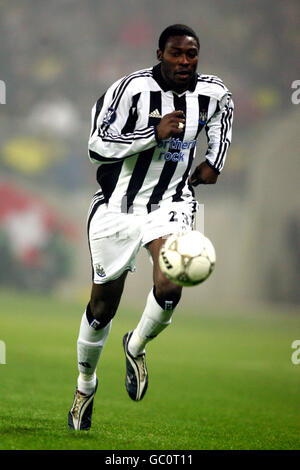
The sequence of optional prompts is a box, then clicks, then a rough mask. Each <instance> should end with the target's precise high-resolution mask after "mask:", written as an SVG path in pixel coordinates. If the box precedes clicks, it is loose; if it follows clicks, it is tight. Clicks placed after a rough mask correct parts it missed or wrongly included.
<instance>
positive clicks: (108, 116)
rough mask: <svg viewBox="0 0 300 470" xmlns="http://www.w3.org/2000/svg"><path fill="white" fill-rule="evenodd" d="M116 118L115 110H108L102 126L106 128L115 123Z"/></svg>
mask: <svg viewBox="0 0 300 470" xmlns="http://www.w3.org/2000/svg"><path fill="white" fill-rule="evenodd" d="M116 117H117V113H116V110H115V109H114V108H108V110H107V111H106V113H105V116H104V118H103V124H106V125H107V126H109V125H110V124H112V123H113V122H115V120H116Z"/></svg>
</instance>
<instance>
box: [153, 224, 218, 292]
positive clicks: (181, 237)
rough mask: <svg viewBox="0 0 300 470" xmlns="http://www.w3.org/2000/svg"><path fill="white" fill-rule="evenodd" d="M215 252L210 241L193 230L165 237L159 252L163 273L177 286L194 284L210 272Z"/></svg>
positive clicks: (214, 260) (203, 279)
mask: <svg viewBox="0 0 300 470" xmlns="http://www.w3.org/2000/svg"><path fill="white" fill-rule="evenodd" d="M215 262H216V253H215V249H214V246H213V244H212V243H211V241H210V240H209V239H208V238H207V237H205V236H204V235H203V234H202V233H200V232H198V231H196V230H194V231H187V232H183V233H180V234H174V235H171V236H170V237H168V238H167V240H166V241H165V243H164V244H163V245H162V247H161V249H160V253H159V266H160V269H161V270H162V272H163V274H164V275H165V276H166V277H167V278H168V279H170V281H172V282H173V283H174V284H177V285H179V286H196V285H197V284H200V283H201V282H203V281H205V279H207V278H208V277H209V276H210V274H211V273H212V271H213V269H214V266H215Z"/></svg>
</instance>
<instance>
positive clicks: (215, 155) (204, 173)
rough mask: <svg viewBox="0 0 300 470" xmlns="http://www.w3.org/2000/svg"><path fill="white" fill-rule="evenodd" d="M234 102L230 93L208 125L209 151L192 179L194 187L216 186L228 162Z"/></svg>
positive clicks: (221, 101)
mask: <svg viewBox="0 0 300 470" xmlns="http://www.w3.org/2000/svg"><path fill="white" fill-rule="evenodd" d="M233 109H234V105H233V101H232V98H231V93H229V92H228V91H227V92H226V93H225V94H224V95H223V96H222V98H221V99H220V101H219V103H218V110H217V111H216V112H215V113H214V115H213V116H212V117H211V119H210V120H209V122H208V123H207V124H206V127H205V130H206V135H207V142H208V149H207V152H206V155H205V159H206V160H205V161H204V162H202V163H200V165H199V166H197V167H196V169H195V171H194V173H193V174H192V176H191V177H190V183H191V185H192V186H197V185H198V184H215V183H216V182H217V179H218V176H219V174H220V173H221V171H222V169H223V167H224V163H225V160H226V155H227V150H228V148H229V146H230V143H231V136H232V119H233Z"/></svg>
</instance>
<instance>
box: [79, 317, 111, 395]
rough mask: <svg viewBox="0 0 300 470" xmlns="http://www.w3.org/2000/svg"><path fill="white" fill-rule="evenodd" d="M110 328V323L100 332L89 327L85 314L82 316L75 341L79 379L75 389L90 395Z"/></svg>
mask: <svg viewBox="0 0 300 470" xmlns="http://www.w3.org/2000/svg"><path fill="white" fill-rule="evenodd" d="M110 328H111V321H110V322H109V323H108V324H107V325H106V326H105V327H104V328H101V329H100V330H95V329H94V328H93V327H92V326H90V325H89V322H88V320H87V318H86V313H84V314H83V316H82V320H81V324H80V329H79V336H78V339H77V358H78V370H79V377H78V380H77V388H78V390H79V391H80V392H82V393H85V394H90V393H92V392H93V390H94V389H95V387H96V368H97V364H98V361H99V358H100V355H101V352H102V350H103V347H104V344H105V342H106V339H107V337H108V335H109V332H110Z"/></svg>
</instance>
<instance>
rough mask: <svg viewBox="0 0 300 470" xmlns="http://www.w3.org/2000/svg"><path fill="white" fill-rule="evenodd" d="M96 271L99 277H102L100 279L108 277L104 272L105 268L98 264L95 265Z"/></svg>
mask: <svg viewBox="0 0 300 470" xmlns="http://www.w3.org/2000/svg"><path fill="white" fill-rule="evenodd" d="M95 271H96V273H97V274H98V276H100V277H105V276H106V272H105V271H104V268H103V266H102V265H101V264H96V265H95Z"/></svg>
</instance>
